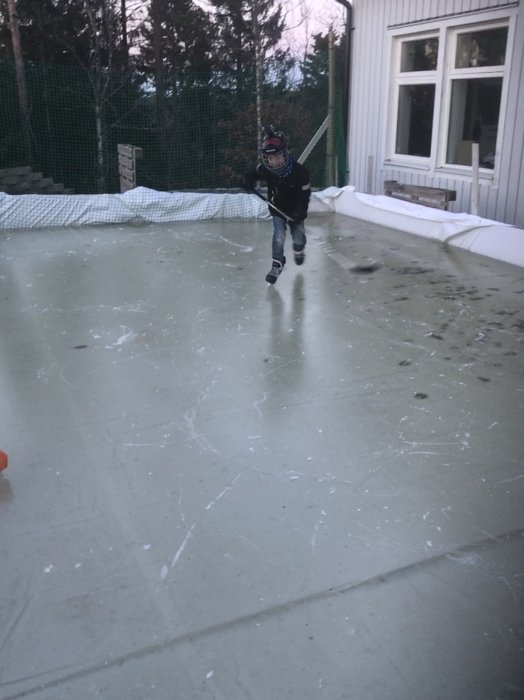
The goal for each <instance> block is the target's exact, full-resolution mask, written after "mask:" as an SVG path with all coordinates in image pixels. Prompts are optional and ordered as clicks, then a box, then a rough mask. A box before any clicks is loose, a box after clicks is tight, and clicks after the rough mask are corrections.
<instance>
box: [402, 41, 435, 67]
mask: <svg viewBox="0 0 524 700" xmlns="http://www.w3.org/2000/svg"><path fill="white" fill-rule="evenodd" d="M437 57H438V39H416V40H414V41H403V42H402V51H401V55H400V71H401V72H402V73H410V72H412V71H419V70H437Z"/></svg>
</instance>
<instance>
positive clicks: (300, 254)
mask: <svg viewBox="0 0 524 700" xmlns="http://www.w3.org/2000/svg"><path fill="white" fill-rule="evenodd" d="M305 247H306V246H303V245H300V246H299V245H297V246H295V244H293V255H294V256H295V264H296V265H303V264H304V260H305V259H306V251H305Z"/></svg>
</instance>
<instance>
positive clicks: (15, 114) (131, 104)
mask: <svg viewBox="0 0 524 700" xmlns="http://www.w3.org/2000/svg"><path fill="white" fill-rule="evenodd" d="M25 72H26V80H27V87H28V93H29V104H30V127H31V153H30V154H27V153H25V151H24V146H23V144H24V140H23V134H22V131H21V129H22V120H21V117H20V111H19V106H18V95H17V86H16V77H15V70H14V64H13V63H12V62H10V61H7V60H3V61H1V62H0V94H2V100H1V101H0V119H1V123H2V130H1V132H0V169H3V168H8V167H17V166H21V165H31V166H32V168H33V170H38V171H40V172H43V173H44V174H45V175H46V176H48V177H52V178H53V179H54V181H55V182H61V183H64V184H65V186H66V187H68V188H74V190H75V192H76V193H86V194H87V193H97V192H98V193H103V192H107V193H110V192H118V191H119V189H120V185H119V175H118V157H117V144H119V143H125V144H130V145H133V146H137V147H139V148H142V149H143V158H142V159H141V160H140V161H139V162H138V167H137V184H138V185H142V186H144V187H150V188H153V189H157V190H165V191H168V190H184V189H217V188H229V187H235V186H238V184H239V179H240V177H241V176H242V174H243V173H244V172H245V170H246V167H247V166H248V165H250V164H252V163H253V162H254V161H255V160H256V158H257V146H258V134H257V126H256V103H255V95H254V93H253V90H244V91H239V90H235V89H233V88H230V87H227V85H224V84H222V83H223V82H224V83H225V81H221V80H220V78H219V77H218V76H209V75H207V76H202V77H201V76H187V75H185V76H184V78H183V81H182V80H177V79H176V77H175V76H166V81H165V84H166V89H165V90H164V94H163V99H162V100H157V98H156V93H155V89H154V85H153V84H152V83H151V84H148V83H147V82H146V83H144V81H139V79H138V77H137V76H136V75H134V74H124V73H109V72H107V71H105V72H101V73H99V74H96V73H93V72H88V71H86V70H83V69H80V68H76V67H63V66H55V65H42V64H35V63H28V62H26V64H25ZM327 85H328V79H327V76H326V78H325V80H323V81H322V84H320V85H317V86H316V87H304V86H302V87H297V88H296V90H285V91H283V90H281V89H279V88H278V87H275V86H271V85H265V86H264V88H263V92H262V103H261V104H262V121H263V122H268V123H273V124H274V125H275V126H278V127H280V128H283V129H284V130H285V132H286V133H287V135H288V137H289V140H290V142H291V146H292V151H293V153H294V155H295V156H296V157H298V156H299V155H300V154H301V152H302V150H303V149H304V148H305V147H306V146H307V144H308V143H309V141H310V140H311V138H312V136H313V135H314V134H315V132H316V131H317V129H318V127H319V126H320V125H321V124H322V122H323V121H324V119H325V117H326V114H327V102H328V97H327V89H328V88H327ZM337 97H339V96H337ZM340 102H341V101H340V99H337V110H336V114H335V115H334V124H335V126H336V130H335V142H336V161H335V162H336V166H337V183H335V184H339V185H343V184H345V183H344V176H345V169H346V166H345V145H344V135H343V129H342V118H341V104H340ZM306 165H307V166H308V168H309V169H310V171H311V174H312V184H313V186H314V187H317V188H322V187H325V186H326V185H327V184H328V183H327V181H326V136H325V135H324V136H323V137H322V139H321V140H320V141H319V143H318V145H317V146H316V147H315V149H314V150H313V152H312V153H311V154H310V156H309V157H308V159H307V161H306Z"/></svg>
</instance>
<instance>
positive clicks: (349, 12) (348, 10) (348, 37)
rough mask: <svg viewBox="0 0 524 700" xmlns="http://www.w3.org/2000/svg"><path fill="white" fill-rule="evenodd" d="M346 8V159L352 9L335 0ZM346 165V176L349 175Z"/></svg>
mask: <svg viewBox="0 0 524 700" xmlns="http://www.w3.org/2000/svg"><path fill="white" fill-rule="evenodd" d="M335 1H336V2H338V3H340V4H341V5H344V7H345V8H346V65H345V81H344V111H343V115H344V131H345V140H346V157H348V156H349V115H350V101H351V33H352V31H353V7H352V5H351V3H350V2H348V0H335ZM348 166H349V164H346V174H349V170H348Z"/></svg>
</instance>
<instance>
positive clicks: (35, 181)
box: [0, 165, 75, 195]
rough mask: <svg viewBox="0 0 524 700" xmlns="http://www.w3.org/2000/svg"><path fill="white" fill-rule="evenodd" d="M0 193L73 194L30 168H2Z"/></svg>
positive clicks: (70, 190)
mask: <svg viewBox="0 0 524 700" xmlns="http://www.w3.org/2000/svg"><path fill="white" fill-rule="evenodd" d="M0 192H5V193H6V194H15V195H16V194H74V193H75V191H74V189H72V188H67V189H66V188H65V187H64V185H63V184H62V183H55V182H54V180H53V178H52V177H44V175H43V173H37V172H33V170H32V169H31V166H29V165H23V166H20V167H18V168H2V169H1V170H0Z"/></svg>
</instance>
